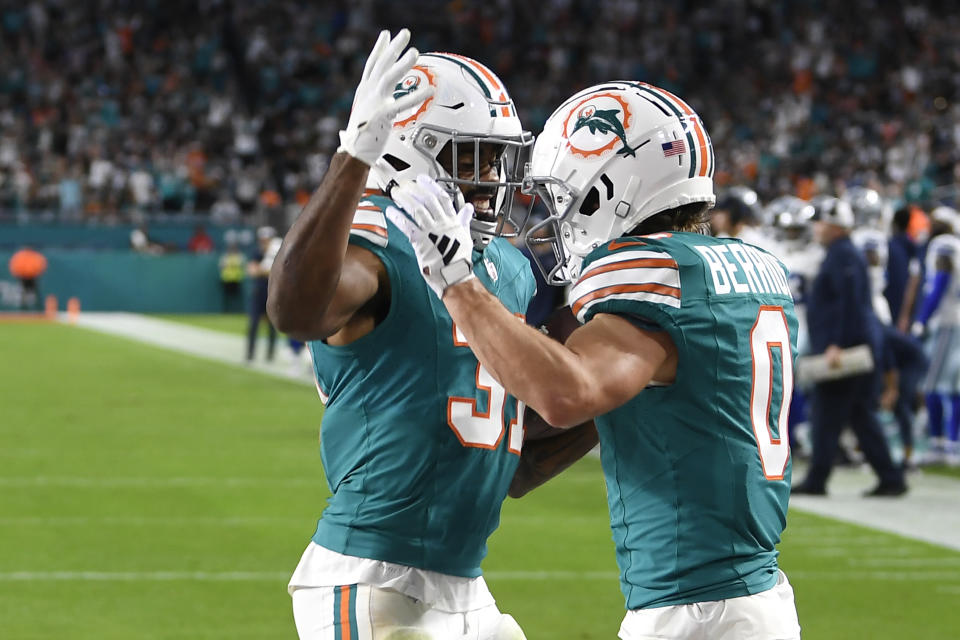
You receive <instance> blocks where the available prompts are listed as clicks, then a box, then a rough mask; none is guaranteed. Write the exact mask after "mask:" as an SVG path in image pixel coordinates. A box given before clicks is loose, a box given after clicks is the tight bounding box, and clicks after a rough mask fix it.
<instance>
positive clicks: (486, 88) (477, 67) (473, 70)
mask: <svg viewBox="0 0 960 640" xmlns="http://www.w3.org/2000/svg"><path fill="white" fill-rule="evenodd" d="M421 55H422V56H424V57H427V58H440V59H441V60H447V61H448V62H453V63H455V64H458V65H460V67H461V68H462V69H463V70H464V71H466V72H467V73H468V74H470V77H472V78H473V79H474V80H476V81H477V84H478V85H480V88H481V89H483V95H484V96H486V97H487V99H488V100H493V99H494V97H493V90H496V91H499V92H500V97H499V98H497V99H498V100H500V101H501V102H506V101H507V94H506V92H505V91H503V89H502V87H500V84H499V83H497V82H496V81H495V79H494V75H493V74H492V73H491V72H490V70H489V69H487V68H486V67H484V66H483V65H482V64H480V63H479V62H477V61H475V60H472V59H470V58H467V57H465V56H459V55H456V54H453V53H424V54H421ZM470 63H472V64H470ZM483 76H486V78H487V79H488V80H487V81H485V79H484V77H483ZM502 112H503V115H505V116H509V115H510V110H509V109H508V108H507V107H506V106H504V107H503V108H502ZM490 115H492V116H495V115H497V110H496V109H494V108H492V107H491V109H490Z"/></svg>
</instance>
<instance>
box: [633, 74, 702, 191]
mask: <svg viewBox="0 0 960 640" xmlns="http://www.w3.org/2000/svg"><path fill="white" fill-rule="evenodd" d="M627 84H629V85H630V86H632V87H635V88H637V89H639V90H640V91H641V92H643V93H645V94H649V95H651V96H653V97H655V98H657V101H658V102H659V103H660V104H662V105H663V106H665V107H667V109H669V110H670V112H671V113H673V114H674V115H675V116H677V117H678V118H680V120H685V121H688V122H691V123H692V126H691V127H688V128H687V130H686V137H687V149H688V150H689V151H690V173H689V175H688V176H687V177H689V178H692V177H694V176H695V175H697V174H698V173H699V174H700V175H701V176H705V175H708V168H709V165H712V164H713V163H712V151H713V150H712V149H711V148H710V147H711V146H712V145H711V144H710V139H709V138H708V137H707V132H706V131H705V130H704V129H703V127H702V126H701V125H700V122H699V120H700V119H699V118H698V117H697V116H696V114H695V113H694V111H693V109H691V108H690V106H689V105H687V103H686V102H684V101H683V100H681V99H680V98H678V97H676V96H675V95H673V94H672V93H670V92H669V91H665V90H664V89H661V88H659V87H654V86H653V85H649V84H647V83H645V82H629V83H627ZM691 116H692V117H691ZM691 129H692V130H693V132H691ZM694 133H696V136H697V140H696V143H695V142H694V139H693V136H694ZM697 150H699V151H700V154H699V156H698V155H697ZM698 158H699V160H700V162H699V163H698ZM710 175H712V174H710Z"/></svg>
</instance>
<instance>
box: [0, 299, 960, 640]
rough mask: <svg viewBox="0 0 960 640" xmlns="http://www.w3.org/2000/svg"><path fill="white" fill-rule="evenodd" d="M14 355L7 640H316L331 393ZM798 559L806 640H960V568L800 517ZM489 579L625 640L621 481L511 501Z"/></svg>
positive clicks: (175, 364)
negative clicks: (293, 605) (313, 543)
mask: <svg viewBox="0 0 960 640" xmlns="http://www.w3.org/2000/svg"><path fill="white" fill-rule="evenodd" d="M211 319H213V318H211ZM228 320H229V322H227V321H224V322H225V323H226V324H225V325H224V326H225V327H226V325H227V324H230V323H233V325H236V322H235V320H236V318H228ZM217 322H219V320H217ZM240 325H241V329H240V331H242V322H241V323H240ZM0 353H2V354H3V355H4V362H5V364H6V366H4V367H3V369H2V373H0V411H2V413H0V416H2V417H0V443H2V447H0V638H3V639H5V640H6V639H10V640H34V639H44V640H46V639H51V640H52V639H54V638H56V639H60V638H63V639H69V640H86V639H90V640H93V639H97V640H112V639H117V640H120V639H123V640H128V639H130V638H137V639H150V640H154V639H156V640H159V639H174V638H177V639H203V638H258V639H261V638H289V639H293V638H295V637H296V634H295V631H294V628H293V622H292V616H291V613H290V605H289V597H288V596H287V594H286V591H285V585H286V579H287V577H288V576H289V574H290V572H291V571H292V570H293V568H294V566H295V565H296V562H297V560H298V558H299V556H300V553H301V551H302V549H303V547H304V546H305V545H306V543H307V541H308V539H309V537H310V535H311V534H312V532H313V528H314V524H315V519H316V517H317V516H318V515H319V513H320V511H321V509H322V507H323V503H324V498H325V497H326V493H327V492H326V486H325V484H324V482H323V476H322V470H321V469H320V464H319V456H318V455H317V449H318V447H317V430H318V427H319V418H320V404H319V402H318V400H317V399H316V394H315V392H314V391H313V390H312V389H311V388H310V387H308V386H306V385H302V384H297V383H292V382H286V381H282V380H277V379H273V378H270V377H267V376H264V375H261V374H258V373H255V372H251V371H247V370H243V369H241V368H237V367H230V366H227V365H221V364H217V363H213V362H207V361H204V360H200V359H196V358H192V357H187V356H183V355H180V354H176V353H172V352H167V351H163V350H160V349H156V348H153V347H148V346H144V345H141V344H138V343H134V342H129V341H125V340H121V339H118V338H113V337H110V336H106V335H101V334H98V333H93V332H88V331H85V330H82V329H77V328H72V327H67V326H60V325H46V324H23V325H18V324H5V325H0ZM781 552H782V556H781V559H782V564H783V567H784V569H785V570H786V571H787V573H788V575H789V576H790V578H791V581H792V582H793V584H794V588H795V590H796V594H797V603H798V608H799V612H800V619H801V624H802V625H803V627H804V637H805V638H808V639H815V640H821V639H823V640H826V639H846V638H858V639H860V638H869V639H871V640H885V639H891V640H893V639H896V640H902V639H904V638H918V639H923V640H935V639H943V640H947V639H951V638H957V637H958V631H957V630H958V629H960V613H958V608H957V607H956V605H955V603H956V602H957V599H958V597H960V553H957V552H951V551H948V550H945V549H942V548H939V547H935V546H931V545H927V544H923V543H919V542H915V541H911V540H908V539H904V538H900V537H897V536H892V535H888V534H884V533H879V532H876V531H873V530H869V529H864V528H858V527H854V526H850V525H846V524H841V523H839V522H835V521H832V520H828V519H824V518H819V517H814V516H810V515H805V514H802V513H798V512H791V514H790V521H789V526H788V530H787V532H786V535H785V539H784V543H783V545H782V546H781ZM485 570H486V572H487V576H488V582H489V584H490V586H491V589H492V590H493V592H494V594H495V595H496V597H497V599H498V602H499V604H500V606H501V608H502V609H503V610H504V611H508V612H510V613H513V614H514V616H515V617H516V618H517V619H518V621H519V622H520V623H521V625H522V626H523V627H524V629H525V631H526V634H527V637H528V638H531V640H538V639H541V638H550V639H553V638H572V639H593V638H596V639H601V638H603V639H610V640H612V639H613V638H615V637H616V632H617V628H618V627H619V624H620V620H621V617H622V615H623V606H622V600H621V597H620V593H619V589H618V586H617V583H616V568H615V565H614V555H613V547H612V542H611V540H610V533H609V529H608V526H607V517H606V505H605V498H604V487H603V481H602V478H601V475H600V469H599V461H597V460H595V459H586V460H584V461H583V462H581V463H579V464H578V465H576V466H575V467H574V468H572V469H571V470H570V471H569V472H567V473H566V474H564V475H563V476H561V477H560V478H558V479H557V480H555V481H554V482H552V483H550V484H548V485H547V486H545V487H543V488H542V489H539V490H537V491H535V492H533V493H532V494H531V495H530V496H529V497H527V498H524V499H523V500H519V501H513V500H510V501H508V502H507V504H506V505H505V507H504V515H503V523H502V526H501V528H500V529H499V530H498V531H497V533H496V534H495V535H494V537H493V539H492V540H491V544H490V555H489V557H488V559H487V561H486V563H485Z"/></svg>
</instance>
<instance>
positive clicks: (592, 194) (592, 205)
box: [578, 185, 600, 216]
mask: <svg viewBox="0 0 960 640" xmlns="http://www.w3.org/2000/svg"><path fill="white" fill-rule="evenodd" d="M599 208H600V190H599V189H597V187H596V185H594V186H592V187H590V191H588V192H587V197H586V198H584V199H583V202H581V203H580V209H578V211H579V213H580V215H582V216H592V215H593V214H594V213H595V212H596V211H597V209H599Z"/></svg>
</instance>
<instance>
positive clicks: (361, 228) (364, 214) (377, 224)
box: [350, 196, 391, 247]
mask: <svg viewBox="0 0 960 640" xmlns="http://www.w3.org/2000/svg"><path fill="white" fill-rule="evenodd" d="M390 205H391V201H390V199H389V198H384V197H382V196H366V197H364V198H363V199H362V200H361V201H360V202H359V203H358V204H357V210H356V211H355V212H354V214H353V222H352V223H350V235H352V236H356V237H358V238H363V239H364V240H366V241H367V242H371V243H373V244H375V245H377V246H378V247H385V246H387V241H388V239H389V237H390V235H389V232H388V230H387V217H386V215H385V214H384V211H385V210H386V208H387V207H388V206H390Z"/></svg>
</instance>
